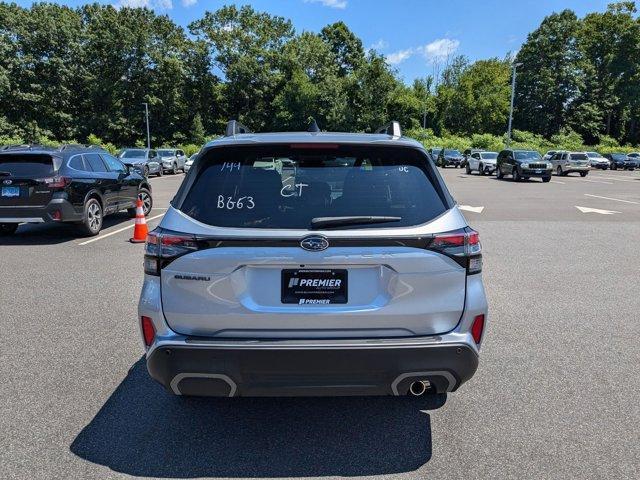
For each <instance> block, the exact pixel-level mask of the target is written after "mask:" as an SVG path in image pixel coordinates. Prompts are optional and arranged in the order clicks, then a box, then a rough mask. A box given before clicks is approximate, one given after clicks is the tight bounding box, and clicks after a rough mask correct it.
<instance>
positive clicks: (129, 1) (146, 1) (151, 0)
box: [114, 0, 173, 10]
mask: <svg viewBox="0 0 640 480" xmlns="http://www.w3.org/2000/svg"><path fill="white" fill-rule="evenodd" d="M114 6H115V7H116V8H124V7H129V8H151V9H157V10H171V9H172V8H173V1H172V0H118V2H117V3H116V4H115V5H114Z"/></svg>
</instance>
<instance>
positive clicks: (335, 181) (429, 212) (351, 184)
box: [177, 145, 452, 229]
mask: <svg viewBox="0 0 640 480" xmlns="http://www.w3.org/2000/svg"><path fill="white" fill-rule="evenodd" d="M200 162H201V163H200V165H201V166H200V168H199V171H198V174H197V176H196V178H195V179H194V180H193V183H192V184H191V186H190V188H189V187H185V188H189V190H188V191H187V192H186V194H185V196H184V200H183V201H182V203H181V204H180V205H179V206H177V208H179V210H181V211H182V212H183V213H185V214H186V215H189V216H190V217H192V218H194V219H195V220H198V221H200V222H203V223H206V224H209V225H214V226H220V227H241V228H242V227H245V228H285V229H308V228H310V226H311V221H312V219H314V218H318V217H339V216H354V215H356V216H393V217H401V219H400V220H399V221H394V222H393V223H389V224H372V225H358V226H354V227H346V226H342V227H341V228H381V227H399V226H411V225H419V224H422V223H426V222H428V221H430V220H432V219H434V218H435V217H437V216H438V215H440V214H442V213H443V212H445V211H446V210H448V208H450V206H451V205H452V200H451V197H450V196H449V194H448V192H447V191H446V188H445V187H444V184H443V183H442V180H441V179H440V177H439V176H438V174H437V173H436V172H434V170H433V169H432V168H431V166H430V163H429V162H427V161H426V156H425V154H424V153H422V152H420V151H418V150H415V149H412V148H401V147H375V148H372V147H364V146H348V145H332V146H322V147H319V146H317V145H307V146H305V145H303V146H297V145H294V146H290V145H273V146H269V147H229V148H227V147H225V148H218V149H212V150H210V151H209V152H208V153H206V154H205V156H204V157H203V158H202V159H201V160H200Z"/></svg>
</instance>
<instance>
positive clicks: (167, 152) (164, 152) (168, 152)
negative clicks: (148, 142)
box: [158, 150, 176, 157]
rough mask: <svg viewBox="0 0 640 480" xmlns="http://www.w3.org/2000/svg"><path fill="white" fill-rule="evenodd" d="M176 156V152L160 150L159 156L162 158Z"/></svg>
mask: <svg viewBox="0 0 640 480" xmlns="http://www.w3.org/2000/svg"><path fill="white" fill-rule="evenodd" d="M175 154H176V151H175V150H158V155H160V156H161V157H173V156H174V155H175Z"/></svg>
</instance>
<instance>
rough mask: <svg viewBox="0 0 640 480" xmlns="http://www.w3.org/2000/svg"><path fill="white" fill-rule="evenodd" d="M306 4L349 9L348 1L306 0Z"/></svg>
mask: <svg viewBox="0 0 640 480" xmlns="http://www.w3.org/2000/svg"><path fill="white" fill-rule="evenodd" d="M304 3H321V4H322V5H324V6H325V7H329V8H338V9H340V10H344V9H345V8H347V0H304Z"/></svg>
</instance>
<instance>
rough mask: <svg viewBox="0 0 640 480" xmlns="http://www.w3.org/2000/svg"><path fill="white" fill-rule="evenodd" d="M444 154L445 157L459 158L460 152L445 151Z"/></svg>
mask: <svg viewBox="0 0 640 480" xmlns="http://www.w3.org/2000/svg"><path fill="white" fill-rule="evenodd" d="M444 154H445V155H449V156H451V157H459V156H461V155H460V152H459V151H458V150H445V151H444Z"/></svg>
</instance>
